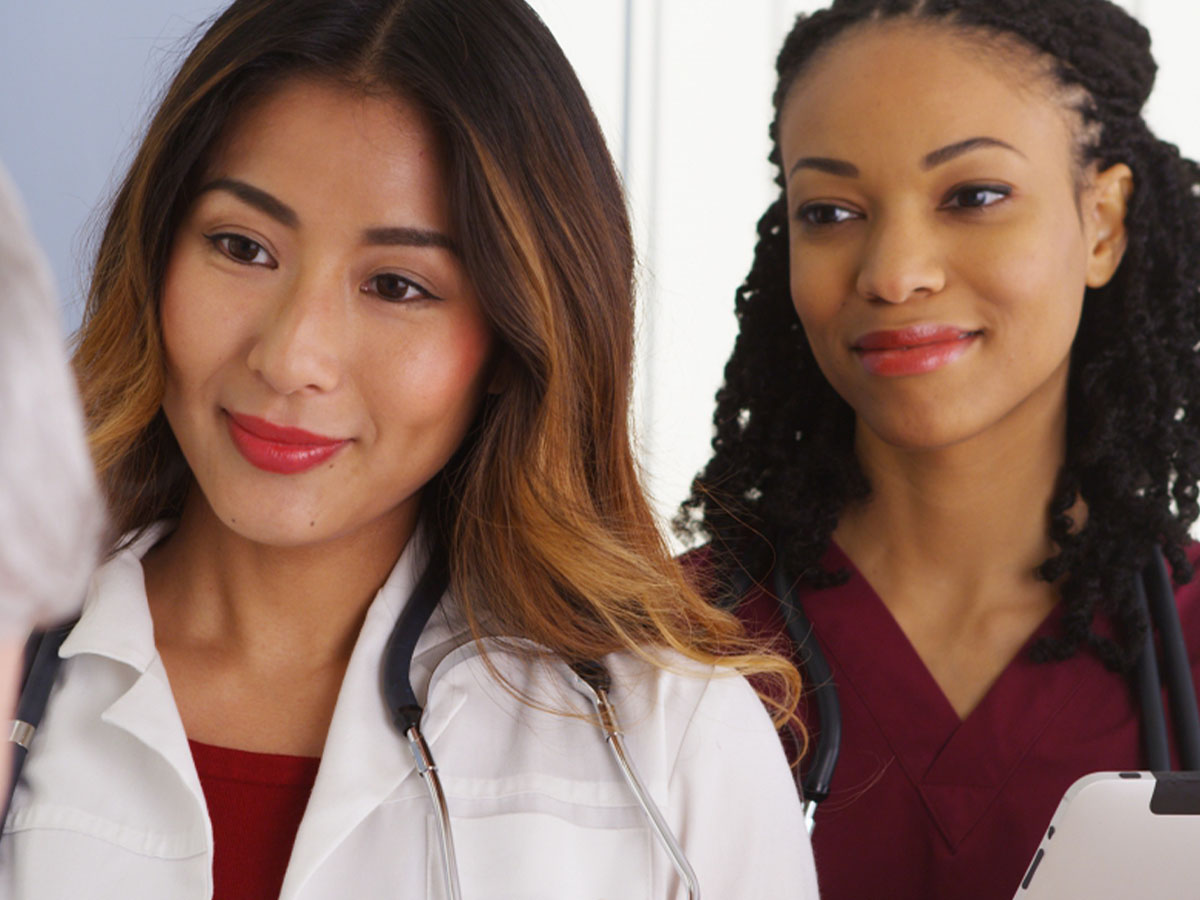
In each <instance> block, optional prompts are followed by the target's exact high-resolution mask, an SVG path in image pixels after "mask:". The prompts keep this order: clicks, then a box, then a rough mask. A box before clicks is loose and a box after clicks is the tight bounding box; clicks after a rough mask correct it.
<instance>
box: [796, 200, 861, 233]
mask: <svg viewBox="0 0 1200 900" xmlns="http://www.w3.org/2000/svg"><path fill="white" fill-rule="evenodd" d="M796 218H798V219H799V220H800V221H801V222H803V223H804V224H805V225H808V226H809V227H811V228H823V227H828V226H830V225H840V224H841V223H842V222H848V221H849V220H850V219H854V218H858V214H857V213H856V212H854V211H853V210H849V209H847V208H846V207H844V206H838V205H837V204H836V203H806V204H805V205H804V206H802V207H800V210H799V211H798V212H797V213H796Z"/></svg>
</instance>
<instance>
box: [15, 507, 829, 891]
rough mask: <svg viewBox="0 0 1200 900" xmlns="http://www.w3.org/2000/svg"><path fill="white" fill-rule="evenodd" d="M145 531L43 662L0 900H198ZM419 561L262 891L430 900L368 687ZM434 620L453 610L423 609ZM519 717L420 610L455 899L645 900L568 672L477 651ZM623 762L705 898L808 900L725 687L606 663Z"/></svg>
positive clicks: (392, 585) (426, 853)
mask: <svg viewBox="0 0 1200 900" xmlns="http://www.w3.org/2000/svg"><path fill="white" fill-rule="evenodd" d="M160 534H161V529H156V530H155V532H153V533H151V534H149V535H147V536H146V537H144V538H143V539H141V540H140V541H138V542H137V543H136V544H135V545H133V546H132V547H131V548H129V549H128V550H126V551H123V552H122V553H120V554H119V555H117V556H116V557H114V558H113V559H112V560H111V561H110V562H108V563H106V564H105V565H104V566H103V567H102V568H101V569H100V570H99V571H98V573H97V575H96V577H95V579H94V580H93V583H92V586H91V589H90V591H89V594H88V597H87V600H86V602H85V606H84V613H83V618H82V619H81V621H80V623H79V625H78V626H77V627H76V628H75V629H74V631H73V632H72V634H71V635H70V637H68V639H67V641H66V642H65V643H64V644H63V647H62V651H61V655H62V657H63V659H64V662H63V666H62V669H61V671H60V674H59V680H58V682H57V684H56V687H55V689H54V693H53V695H52V697H51V701H50V706H49V709H48V710H47V713H46V717H45V719H44V721H43V724H42V726H41V728H40V729H39V731H38V734H37V736H36V738H35V739H34V743H33V747H32V750H31V753H30V756H29V759H28V762H27V763H26V767H25V770H24V773H23V775H22V777H21V782H20V784H19V786H18V788H17V792H16V795H15V797H14V801H13V806H12V809H11V811H10V815H9V817H8V821H7V822H6V823H5V827H4V837H3V840H2V841H0V897H3V898H9V897H12V898H29V900H46V898H58V897H62V898H68V897H70V898H114V900H115V898H120V900H175V898H179V900H183V898H195V900H206V898H209V897H211V896H212V874H211V873H212V856H213V839H212V826H211V823H210V821H209V818H208V814H207V811H206V808H205V803H204V796H203V793H202V791H201V788H200V781H199V778H198V776H197V774H196V769H195V766H194V765H193V763H192V758H191V754H190V751H189V749H188V744H187V736H186V735H185V733H184V730H183V725H182V723H181V721H180V718H179V713H178V711H177V709H176V707H175V703H174V699H173V697H172V694H171V688H170V685H169V684H168V683H167V676H166V672H165V670H164V668H163V665H162V661H161V659H160V658H159V656H158V653H157V651H156V649H155V646H154V640H153V627H152V623H151V620H150V615H149V610H148V607H147V603H146V594H145V587H144V581H143V576H142V567H141V562H140V557H141V554H142V553H144V552H145V551H146V550H147V549H148V548H149V546H151V545H152V544H153V542H154V540H155V539H156V538H157V536H158V535H160ZM415 544H416V542H415V541H414V542H410V547H409V548H408V549H406V551H405V553H404V554H403V556H402V557H401V559H400V561H399V562H398V563H397V565H396V568H395V570H394V571H393V573H392V574H391V576H390V577H389V579H388V581H387V583H386V584H385V585H384V587H383V588H382V589H381V590H380V591H379V593H378V595H377V596H376V598H375V599H374V601H373V602H372V604H371V607H370V609H369V611H368V613H367V616H366V620H365V622H364V624H363V627H362V631H361V633H360V635H359V638H358V642H357V644H356V645H355V648H354V652H353V655H352V656H351V659H350V663H349V667H348V668H347V670H346V676H345V679H344V682H343V684H342V688H341V692H340V694H339V697H338V701H337V707H336V709H335V711H334V715H333V721H332V723H331V725H330V728H329V735H328V738H327V740H326V743H325V748H324V753H323V755H322V759H321V765H320V769H319V771H318V774H317V779H316V783H315V785H314V787H313V791H312V796H311V799H310V801H309V804H308V807H307V809H306V811H305V813H304V818H303V820H302V821H301V823H300V828H299V832H298V833H297V835H296V842H295V846H294V848H293V851H292V856H291V860H290V862H289V864H288V869H287V875H286V877H285V879H284V883H283V891H282V894H281V897H282V898H287V900H332V898H338V900H344V898H346V897H361V898H369V900H373V898H413V900H416V898H431V900H433V898H440V897H442V896H444V894H443V886H442V877H441V871H440V866H441V857H440V854H439V851H438V844H437V837H436V831H435V830H434V829H435V824H434V822H435V820H434V816H433V813H432V811H431V810H432V808H431V805H430V801H429V797H428V795H427V793H426V789H425V787H424V784H423V782H422V781H421V779H420V777H419V776H418V775H417V773H416V770H415V766H414V763H413V759H412V756H411V754H410V752H409V749H408V747H407V745H406V744H405V743H404V742H403V741H402V740H401V739H400V738H399V737H398V736H397V734H396V733H395V732H394V731H393V730H392V727H391V725H390V724H389V721H388V717H387V715H386V712H385V709H384V706H383V703H382V700H381V695H380V689H379V669H380V659H381V657H382V654H383V649H384V645H385V642H386V640H387V637H388V635H389V633H390V631H391V628H392V624H393V623H394V622H395V620H396V617H397V615H398V614H399V612H400V609H401V607H402V606H403V604H404V603H405V602H406V599H407V598H408V596H409V594H410V592H411V590H412V587H413V585H414V584H415V581H416V576H417V574H419V573H418V572H417V565H418V562H419V561H418V560H417V557H418V556H419V555H420V550H419V548H417V547H415ZM443 608H444V609H446V610H452V609H453V603H452V601H446V602H444V603H443ZM489 653H490V655H491V659H492V661H493V662H494V663H495V664H496V665H498V666H499V667H500V668H501V669H502V670H503V671H504V672H505V674H506V675H508V677H509V678H511V679H512V681H513V683H514V684H515V686H516V687H517V688H519V689H520V690H522V691H524V692H527V693H528V694H530V695H531V698H532V699H533V700H535V701H541V702H543V703H547V704H549V705H551V706H553V707H556V708H558V709H562V708H564V706H565V707H566V708H568V709H571V710H574V711H576V712H579V713H583V714H585V715H583V716H578V717H573V716H565V715H561V714H557V713H553V712H546V711H541V710H538V709H536V708H534V707H531V706H530V705H527V704H524V703H522V702H521V701H519V700H517V699H516V698H514V697H513V696H512V694H511V693H509V692H507V691H505V690H504V689H503V688H502V687H500V686H499V684H498V683H497V682H496V680H495V679H494V677H493V676H492V674H491V673H489V671H488V670H487V668H486V667H485V665H484V663H483V660H482V658H481V656H480V648H479V645H478V644H477V643H474V642H471V641H470V640H469V639H468V638H467V637H466V636H464V634H463V632H462V629H461V627H460V626H456V625H455V624H453V622H452V613H450V612H443V610H442V609H439V611H438V613H437V614H435V616H434V619H433V620H432V621H431V622H430V623H429V625H428V626H427V628H426V630H425V632H424V634H423V635H422V637H421V640H420V642H419V643H418V645H417V652H416V655H415V658H414V661H413V684H414V687H415V689H416V691H417V695H418V696H419V697H420V696H424V697H426V705H425V715H424V719H423V731H424V733H425V736H426V738H427V740H428V742H429V744H430V747H431V750H432V752H433V755H434V756H435V758H436V760H437V764H438V766H439V769H440V772H441V774H442V778H443V782H444V785H445V789H446V793H447V796H448V802H449V807H450V811H451V817H452V823H453V829H454V839H455V842H456V845H457V852H458V862H459V869H460V873H461V879H462V889H463V896H464V900H500V898H505V900H516V898H522V900H542V898H545V900H551V898H553V900H574V898H588V900H598V898H608V900H642V898H645V900H651V898H654V900H664V898H674V897H679V896H682V891H681V890H680V889H679V888H678V884H677V882H678V879H677V877H676V875H675V872H674V869H673V868H672V866H671V862H670V859H669V858H668V856H667V855H666V853H665V852H664V851H663V850H662V848H661V847H660V846H659V845H658V843H657V842H656V840H655V839H654V837H653V835H652V833H651V831H650V829H649V827H648V826H647V823H646V819H645V817H644V816H643V814H642V812H641V810H640V808H639V807H638V806H637V804H636V801H635V799H634V797H633V794H632V793H631V791H630V789H629V788H628V786H627V785H626V784H625V782H624V781H623V779H622V777H621V774H620V772H619V770H618V768H617V766H616V764H615V762H614V761H613V759H612V757H611V755H610V753H609V751H608V749H607V747H606V744H605V742H604V740H603V737H602V735H601V733H600V731H599V730H598V728H597V726H596V725H595V723H594V722H593V721H591V720H590V719H589V718H587V717H586V714H587V713H588V712H589V710H590V707H589V705H588V703H587V701H586V700H585V699H584V698H583V696H582V695H580V694H579V693H577V691H576V689H575V688H574V687H572V685H571V682H570V680H569V678H568V675H567V670H566V669H565V667H562V666H561V665H559V664H557V663H554V662H546V661H542V662H531V661H530V655H529V654H527V653H525V654H523V653H520V652H513V651H512V650H511V649H510V650H505V649H503V648H501V647H498V646H493V647H491V648H490V649H489ZM605 662H606V664H607V666H608V667H609V670H610V672H611V674H612V676H613V682H614V684H613V690H612V699H613V702H614V705H615V706H616V708H617V711H618V715H619V716H620V717H621V720H622V725H623V726H624V729H625V733H626V736H627V741H628V745H629V750H630V754H631V756H632V757H633V759H634V762H635V765H636V766H637V767H638V768H639V769H640V773H641V775H642V777H643V778H644V779H645V781H646V783H647V784H648V786H649V790H650V792H651V793H652V794H653V796H654V797H655V798H656V799H657V801H658V803H659V804H660V806H661V808H662V810H663V814H664V815H665V817H666V819H667V821H668V822H669V823H670V825H671V827H672V829H673V830H674V831H675V833H676V835H677V836H678V838H679V840H680V842H681V844H682V846H683V848H684V851H685V853H686V854H687V855H688V857H689V858H690V860H691V862H692V865H693V867H694V868H695V870H696V873H697V875H698V877H699V880H700V885H701V890H702V892H703V895H704V897H705V898H706V900H735V898H736V900H751V898H772V900H777V898H815V897H816V896H817V894H816V882H815V875H814V870H813V862H812V852H811V850H810V848H809V843H808V837H807V834H806V832H805V829H804V825H803V822H802V817H801V812H800V807H799V804H798V802H797V799H796V794H795V790H794V787H793V781H792V778H791V775H790V772H789V770H788V767H787V765H786V763H785V761H784V757H783V754H782V752H781V750H780V746H779V742H778V740H777V738H776V736H775V734H774V732H773V730H772V727H771V724H770V722H769V720H768V718H767V715H766V714H765V712H764V711H763V709H762V706H761V704H760V703H759V701H758V699H757V698H756V697H755V695H754V693H753V692H752V691H751V689H750V687H749V686H748V685H747V683H746V682H745V681H744V680H743V679H742V678H740V677H729V676H725V677H716V678H705V677H698V676H697V675H695V674H692V675H682V674H675V673H671V672H667V671H663V670H660V669H657V668H654V667H651V666H647V665H646V664H644V663H642V662H639V661H637V660H635V659H633V658H631V657H629V656H627V655H623V654H616V655H613V656H611V657H609V658H608V659H607V660H605Z"/></svg>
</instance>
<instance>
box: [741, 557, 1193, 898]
mask: <svg viewBox="0 0 1200 900" xmlns="http://www.w3.org/2000/svg"><path fill="white" fill-rule="evenodd" d="M1189 557H1190V558H1191V559H1192V561H1193V563H1195V562H1196V560H1197V558H1198V557H1200V550H1198V548H1197V547H1196V546H1193V547H1192V548H1191V549H1190V550H1189ZM825 566H826V568H827V569H840V568H846V569H849V570H850V572H851V573H852V574H851V578H850V580H849V582H847V583H846V584H844V585H841V586H839V587H835V588H829V589H826V590H821V591H812V590H802V592H801V594H800V599H801V601H802V604H803V607H804V611H805V613H806V614H807V615H808V618H809V619H810V621H811V622H812V625H813V630H814V632H815V634H816V635H817V636H818V640H819V642H820V646H821V649H822V650H823V651H824V653H825V656H826V658H827V659H828V661H829V665H830V667H831V668H832V670H833V677H834V680H835V682H836V684H837V687H838V695H839V700H840V702H841V710H842V742H841V755H840V757H839V759H838V764H837V769H836V772H835V774H834V777H833V782H832V786H831V793H830V796H829V798H828V799H827V800H826V801H825V802H824V803H822V804H821V805H820V807H819V809H818V812H817V818H816V831H815V833H814V835H813V850H814V852H815V854H816V863H817V878H818V882H819V885H820V889H821V897H822V898H823V900H866V898H885V897H886V898H888V900H909V898H911V900H942V898H945V900H951V898H953V900H958V898H970V900H1011V898H1012V896H1013V894H1014V892H1015V891H1016V889H1017V886H1018V884H1019V883H1020V881H1021V879H1022V877H1024V873H1025V869H1026V867H1027V865H1028V864H1029V861H1030V859H1031V857H1032V855H1033V853H1034V851H1035V850H1036V849H1037V846H1038V844H1039V842H1040V841H1041V838H1042V835H1043V833H1044V831H1045V829H1046V826H1047V824H1048V823H1049V820H1050V817H1051V815H1053V813H1054V810H1055V809H1056V808H1057V806H1058V802H1059V800H1060V799H1061V798H1062V795H1063V792H1064V791H1066V789H1067V788H1068V787H1069V786H1070V785H1071V783H1072V782H1074V781H1075V780H1076V779H1077V778H1079V777H1080V776H1081V775H1084V774H1086V773H1088V772H1094V771H1098V770H1105V769H1124V770H1129V769H1138V768H1145V763H1144V761H1143V753H1142V747H1141V735H1140V729H1139V721H1138V712H1137V709H1136V707H1135V705H1134V702H1133V699H1132V695H1131V691H1130V688H1129V687H1128V684H1127V682H1126V681H1125V679H1123V678H1122V677H1121V676H1119V675H1116V674H1114V673H1112V672H1109V671H1107V670H1106V669H1105V668H1104V666H1103V665H1101V663H1100V662H1099V661H1098V660H1097V659H1096V658H1095V657H1094V656H1092V655H1090V654H1088V653H1086V652H1081V653H1079V654H1077V655H1076V656H1075V657H1073V658H1071V659H1069V660H1066V661H1064V662H1058V663H1049V664H1045V663H1043V664H1037V663H1033V662H1031V661H1030V660H1029V658H1028V654H1027V653H1026V652H1025V650H1023V651H1022V652H1021V653H1019V654H1018V655H1017V657H1016V658H1015V659H1014V660H1013V661H1012V663H1010V664H1009V666H1008V668H1007V669H1005V671H1004V672H1003V673H1002V674H1001V676H1000V677H999V679H998V680H997V681H996V683H995V684H994V685H993V686H992V688H991V689H990V691H989V692H988V694H987V695H986V696H985V697H984V699H983V700H982V701H981V702H980V703H979V705H978V706H977V707H976V708H975V709H974V710H973V711H972V712H971V713H970V715H968V716H967V718H966V719H965V720H960V719H959V718H958V715H957V714H956V713H955V711H954V709H953V708H952V707H951V706H950V703H949V701H948V700H947V699H946V697H945V695H944V694H943V693H942V692H941V689H940V688H939V687H938V685H937V683H936V682H935V681H934V680H933V677H932V676H931V675H930V674H929V671H928V669H926V668H925V665H924V664H923V663H922V662H921V659H920V657H918V656H917V653H916V651H915V650H914V649H913V647H912V645H911V644H910V643H909V642H908V639H907V637H906V636H905V635H904V632H903V631H901V629H900V627H899V625H897V624H896V620H895V619H894V618H892V615H891V613H890V612H889V611H888V609H887V607H885V606H884V604H883V602H882V601H881V600H880V598H879V596H878V595H877V594H876V593H875V591H874V590H873V589H872V588H871V586H870V585H869V584H868V583H867V582H866V580H865V579H864V578H863V577H862V575H861V574H859V573H858V571H857V570H855V569H854V566H853V564H852V563H851V562H850V561H849V559H847V558H846V556H845V554H843V553H842V552H841V551H840V550H839V549H838V548H837V547H836V546H834V547H831V549H830V551H829V553H828V554H827V556H826V559H825ZM1197 581H1200V576H1198V577H1197V579H1196V580H1194V581H1193V583H1192V584H1189V585H1186V586H1184V587H1182V588H1180V589H1178V591H1177V592H1176V598H1177V602H1178V605H1179V609H1180V617H1181V620H1182V625H1183V631H1184V635H1185V638H1186V641H1187V645H1188V648H1189V656H1190V660H1191V665H1192V673H1193V678H1194V679H1195V680H1197V682H1198V683H1200V585H1198V584H1197ZM739 615H741V616H742V618H743V619H744V620H745V621H746V622H747V623H748V624H749V625H750V626H751V628H752V629H753V630H755V631H756V632H758V633H760V634H763V633H767V634H779V633H780V632H782V631H783V627H784V626H783V620H782V619H781V617H780V616H779V612H778V607H777V605H776V603H775V600H774V599H773V598H772V597H770V596H769V595H767V594H766V593H765V592H763V591H761V590H758V591H755V592H754V593H752V594H751V595H750V596H748V597H747V598H746V600H745V601H744V602H743V604H742V606H741V608H740V609H739ZM1056 620H1057V613H1052V614H1051V615H1050V617H1049V619H1048V620H1047V621H1046V622H1045V623H1043V624H1042V626H1041V627H1040V628H1039V629H1038V630H1037V632H1036V633H1035V635H1034V638H1033V639H1036V638H1037V637H1040V636H1042V635H1044V634H1052V633H1054V629H1055V627H1056ZM1033 639H1031V643H1032V640H1033ZM1026 649H1028V648H1026ZM814 714H815V704H814ZM813 727H816V723H815V722H814V723H813Z"/></svg>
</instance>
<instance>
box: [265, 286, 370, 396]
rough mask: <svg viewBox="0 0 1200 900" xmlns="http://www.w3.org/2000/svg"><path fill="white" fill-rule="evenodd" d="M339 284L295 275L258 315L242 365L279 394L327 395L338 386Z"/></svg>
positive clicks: (342, 325) (343, 311)
mask: <svg viewBox="0 0 1200 900" xmlns="http://www.w3.org/2000/svg"><path fill="white" fill-rule="evenodd" d="M343 293H344V288H343V287H342V285H340V284H339V283H338V279H336V278H333V277H328V276H324V277H323V276H321V275H319V274H317V273H301V274H298V275H297V276H296V277H295V278H294V279H293V280H292V281H291V282H290V283H289V284H287V285H285V286H281V289H280V292H279V294H278V295H277V296H276V297H275V299H274V302H273V303H271V304H268V305H267V307H266V308H265V309H264V310H263V317H262V320H261V323H260V325H259V328H258V330H257V333H256V335H255V337H254V341H253V344H252V345H251V347H250V352H249V354H248V356H247V358H246V363H247V365H248V366H249V367H250V369H251V371H253V372H255V373H256V374H257V375H258V376H259V377H260V378H262V380H263V381H265V382H266V383H267V384H268V385H269V386H270V387H271V388H272V389H273V390H275V391H276V392H278V393H280V394H285V395H286V394H296V393H303V392H328V391H332V390H334V389H335V388H337V386H338V385H339V384H340V383H341V379H342V374H343V367H344V362H345V350H346V348H345V344H346V335H347V332H348V323H347V321H346V317H347V314H348V310H347V305H346V302H345V299H344V297H343Z"/></svg>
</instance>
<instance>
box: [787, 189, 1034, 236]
mask: <svg viewBox="0 0 1200 900" xmlns="http://www.w3.org/2000/svg"><path fill="white" fill-rule="evenodd" d="M980 194H994V195H995V199H992V200H991V201H989V202H986V203H971V204H968V203H963V202H961V201H962V200H963V198H964V197H966V196H968V195H980ZM1010 196H1012V188H1010V187H1008V186H1007V185H1003V184H964V185H960V186H959V187H956V188H953V189H952V190H951V191H950V193H949V194H947V195H946V199H945V200H943V201H942V203H941V205H939V206H938V209H948V210H965V211H975V210H981V209H987V208H988V207H991V206H995V205H996V204H998V203H1002V202H1003V201H1005V200H1007V199H1008V198H1009V197H1010ZM955 200H958V201H960V202H957V203H956V202H953V201H955ZM837 213H844V214H845V218H840V219H836V220H835V221H819V220H818V218H817V217H818V215H820V214H826V215H828V214H834V215H836V214H837ZM796 218H797V220H799V221H800V223H801V224H803V225H804V226H805V227H807V228H810V229H825V228H833V227H835V226H837V225H841V224H843V223H845V222H849V221H851V220H852V219H859V218H862V214H861V213H859V212H857V211H856V210H853V209H850V208H848V207H845V206H840V205H838V204H836V203H823V202H817V203H806V204H805V205H803V206H801V207H800V209H798V210H797V211H796Z"/></svg>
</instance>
